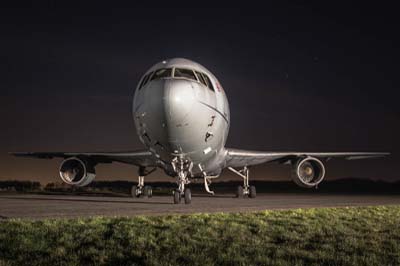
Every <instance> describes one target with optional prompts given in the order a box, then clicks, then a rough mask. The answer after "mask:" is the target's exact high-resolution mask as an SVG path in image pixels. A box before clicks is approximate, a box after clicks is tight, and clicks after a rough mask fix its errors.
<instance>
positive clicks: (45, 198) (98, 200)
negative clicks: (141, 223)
mask: <svg viewBox="0 0 400 266" xmlns="http://www.w3.org/2000/svg"><path fill="white" fill-rule="evenodd" d="M1 199H18V200H29V201H31V200H37V201H49V200H50V201H67V202H96V203H117V204H120V203H126V204H137V203H139V204H156V205H159V204H164V205H171V204H173V203H172V202H171V203H170V202H161V201H135V200H132V201H121V200H118V201H114V200H106V199H104V200H100V199H62V198H47V197H37V198H36V197H35V198H27V197H18V196H15V197H10V196H8V197H0V200H1Z"/></svg>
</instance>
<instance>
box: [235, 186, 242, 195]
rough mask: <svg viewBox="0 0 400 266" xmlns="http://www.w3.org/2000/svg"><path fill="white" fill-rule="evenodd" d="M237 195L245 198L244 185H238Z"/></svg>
mask: <svg viewBox="0 0 400 266" xmlns="http://www.w3.org/2000/svg"><path fill="white" fill-rule="evenodd" d="M236 197H237V198H243V187H242V186H238V187H237V192H236Z"/></svg>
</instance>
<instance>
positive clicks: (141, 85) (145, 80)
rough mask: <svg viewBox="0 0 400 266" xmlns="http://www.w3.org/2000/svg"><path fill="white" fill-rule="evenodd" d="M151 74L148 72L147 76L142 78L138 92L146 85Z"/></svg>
mask: <svg viewBox="0 0 400 266" xmlns="http://www.w3.org/2000/svg"><path fill="white" fill-rule="evenodd" d="M151 74H153V72H150V73H149V74H147V75H146V76H144V77H143V79H142V83H140V86H139V90H140V89H141V88H143V87H144V85H146V83H147V82H148V81H149V78H150V76H151Z"/></svg>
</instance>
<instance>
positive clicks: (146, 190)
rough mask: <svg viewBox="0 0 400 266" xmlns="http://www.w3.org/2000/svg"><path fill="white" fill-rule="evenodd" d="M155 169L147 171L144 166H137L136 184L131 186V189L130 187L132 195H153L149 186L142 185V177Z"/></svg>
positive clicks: (137, 196) (135, 196)
mask: <svg viewBox="0 0 400 266" xmlns="http://www.w3.org/2000/svg"><path fill="white" fill-rule="evenodd" d="M155 170H156V168H154V169H152V170H150V171H147V170H146V167H139V170H138V173H139V177H138V184H137V186H132V189H131V194H132V197H134V198H139V197H141V196H144V197H148V198H151V197H152V196H153V189H152V188H151V186H145V185H144V177H145V176H146V175H149V174H151V173H152V172H154V171H155Z"/></svg>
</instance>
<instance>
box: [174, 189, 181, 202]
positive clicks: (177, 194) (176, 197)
mask: <svg viewBox="0 0 400 266" xmlns="http://www.w3.org/2000/svg"><path fill="white" fill-rule="evenodd" d="M180 202H181V192H180V191H179V190H177V189H176V190H174V204H179V203H180Z"/></svg>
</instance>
